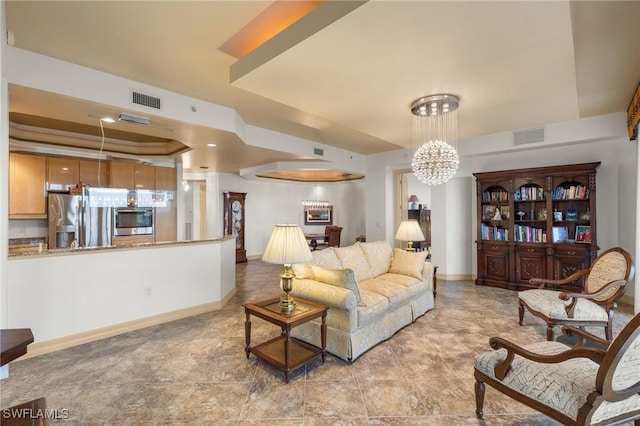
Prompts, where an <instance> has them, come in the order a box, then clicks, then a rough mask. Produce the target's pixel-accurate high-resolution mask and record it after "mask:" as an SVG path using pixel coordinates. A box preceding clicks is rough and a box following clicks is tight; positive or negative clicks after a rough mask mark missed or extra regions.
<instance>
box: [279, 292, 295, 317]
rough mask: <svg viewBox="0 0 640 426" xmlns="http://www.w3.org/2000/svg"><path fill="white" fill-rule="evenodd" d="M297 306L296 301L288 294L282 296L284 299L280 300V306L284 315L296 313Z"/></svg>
mask: <svg viewBox="0 0 640 426" xmlns="http://www.w3.org/2000/svg"><path fill="white" fill-rule="evenodd" d="M296 305H297V303H296V301H295V300H293V299H292V298H291V297H290V296H289V295H288V294H285V295H284V296H282V298H280V303H278V306H280V311H281V312H282V313H283V314H291V313H292V312H293V311H295V309H296Z"/></svg>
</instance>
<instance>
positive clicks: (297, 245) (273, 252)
mask: <svg viewBox="0 0 640 426" xmlns="http://www.w3.org/2000/svg"><path fill="white" fill-rule="evenodd" d="M262 260H263V261H264V262H267V263H276V264H279V265H290V264H293V263H303V262H308V261H310V260H312V256H311V250H309V245H308V244H307V239H306V238H305V236H304V233H303V232H302V229H300V227H299V226H298V225H276V226H275V227H274V228H273V231H272V232H271V237H269V242H267V247H266V248H265V249H264V254H263V255H262Z"/></svg>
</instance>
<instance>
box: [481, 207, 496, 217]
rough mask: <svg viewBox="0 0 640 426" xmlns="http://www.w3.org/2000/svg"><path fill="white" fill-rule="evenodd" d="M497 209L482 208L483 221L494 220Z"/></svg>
mask: <svg viewBox="0 0 640 426" xmlns="http://www.w3.org/2000/svg"><path fill="white" fill-rule="evenodd" d="M495 211H496V208H495V207H494V206H482V219H483V220H491V219H493V214H494V213H495Z"/></svg>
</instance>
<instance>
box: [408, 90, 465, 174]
mask: <svg viewBox="0 0 640 426" xmlns="http://www.w3.org/2000/svg"><path fill="white" fill-rule="evenodd" d="M457 109H458V98H457V97H456V96H454V95H431V96H427V97H424V98H420V99H417V100H416V101H414V102H413V103H412V104H411V114H413V141H414V149H415V152H414V154H413V158H412V160H411V168H412V169H413V173H414V174H415V175H416V177H417V178H418V179H420V181H421V182H423V183H426V184H427V185H440V184H441V183H444V182H446V181H448V180H449V179H451V178H452V177H453V175H454V174H455V173H456V170H458V164H459V162H460V159H459V158H458V152H457V150H456V148H455V143H456V140H457V132H458V113H457V111H456V110H457Z"/></svg>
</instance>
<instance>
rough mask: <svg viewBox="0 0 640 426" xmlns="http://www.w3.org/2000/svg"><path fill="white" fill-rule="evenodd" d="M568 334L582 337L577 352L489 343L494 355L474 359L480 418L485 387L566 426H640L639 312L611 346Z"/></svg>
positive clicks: (553, 345)
mask: <svg viewBox="0 0 640 426" xmlns="http://www.w3.org/2000/svg"><path fill="white" fill-rule="evenodd" d="M563 331H565V333H568V334H574V335H576V336H578V343H577V344H576V345H575V346H574V347H573V348H571V347H569V346H566V345H564V344H562V343H560V342H555V341H552V342H549V341H543V342H538V343H533V344H529V345H525V346H518V345H515V344H514V343H511V342H509V341H507V340H504V339H501V338H497V337H494V338H492V339H490V340H489V344H490V345H491V347H492V348H493V349H494V351H490V352H485V353H482V354H480V355H477V356H476V357H475V360H474V364H475V369H474V376H475V379H476V384H475V391H476V414H477V416H478V417H480V418H482V416H483V405H484V396H485V383H486V384H488V385H489V386H491V387H493V388H495V389H496V390H498V391H499V392H502V393H503V394H505V395H507V396H509V397H511V398H513V399H515V400H517V401H520V402H522V403H523V404H525V405H527V406H529V407H532V408H533V409H535V410H537V411H539V412H541V413H543V414H546V415H547V416H549V417H551V418H553V419H555V420H557V421H559V422H560V423H562V424H564V425H617V424H621V423H624V422H628V421H631V420H635V425H636V426H640V420H639V419H640V314H637V315H636V316H634V317H633V318H632V319H631V321H629V322H628V323H627V325H626V326H625V327H624V328H623V329H622V331H621V332H620V333H619V334H618V335H617V336H616V338H615V339H614V340H613V341H612V342H608V341H606V340H604V339H600V338H598V337H596V336H594V335H592V334H590V333H588V332H586V331H584V330H581V329H579V328H575V327H565V328H564V329H563ZM586 342H591V345H593V347H592V346H591V345H590V346H587V345H586Z"/></svg>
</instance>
